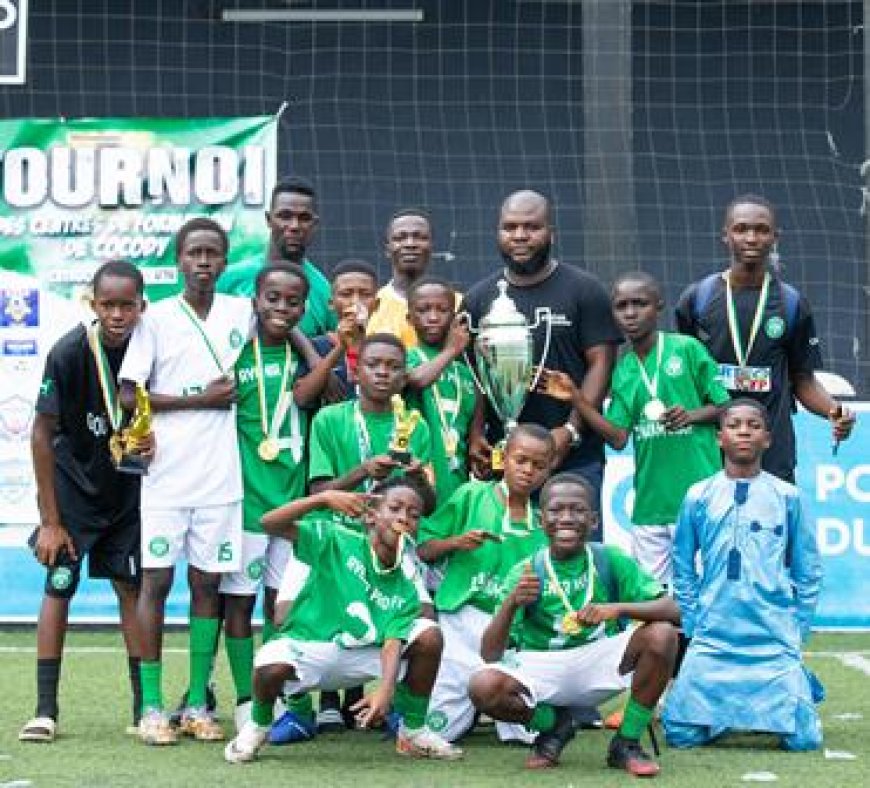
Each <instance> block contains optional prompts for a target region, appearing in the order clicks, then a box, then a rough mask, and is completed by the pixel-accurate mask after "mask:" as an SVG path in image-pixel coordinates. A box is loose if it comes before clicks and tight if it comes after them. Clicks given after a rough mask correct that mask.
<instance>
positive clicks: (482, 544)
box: [417, 424, 555, 741]
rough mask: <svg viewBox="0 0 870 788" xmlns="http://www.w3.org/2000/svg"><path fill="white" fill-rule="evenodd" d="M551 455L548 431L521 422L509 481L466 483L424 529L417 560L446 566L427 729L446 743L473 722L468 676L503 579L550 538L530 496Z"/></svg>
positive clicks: (502, 733)
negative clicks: (440, 645)
mask: <svg viewBox="0 0 870 788" xmlns="http://www.w3.org/2000/svg"><path fill="white" fill-rule="evenodd" d="M554 450H555V446H554V442H553V437H552V435H551V433H550V432H549V430H547V429H545V428H544V427H541V426H540V425H538V424H519V425H517V426H516V427H515V428H514V429H513V430H512V431H511V433H510V435H509V436H508V440H507V444H506V446H505V462H504V479H503V480H502V481H500V482H495V481H490V482H481V481H469V482H466V483H465V484H463V485H462V486H461V487H459V488H458V489H457V490H456V491H455V492H454V493H453V495H452V496H451V497H450V499H449V500H448V501H447V503H446V504H445V505H442V506H441V507H440V508H439V509H438V511H437V512H436V513H435V514H434V515H433V516H432V517H429V518H427V519H426V520H425V521H424V522H423V524H422V525H421V527H420V540H419V541H420V544H419V546H418V548H417V553H418V555H419V556H420V558H421V559H423V560H424V561H426V562H428V563H430V564H439V563H441V564H442V565H441V567H440V569H441V572H442V574H443V579H442V580H441V582H440V584H439V586H438V588H437V590H436V592H435V608H436V610H437V611H438V621H439V623H440V625H441V630H442V633H443V635H444V657H443V658H442V661H441V668H440V669H439V671H438V679H437V681H436V683H435V689H434V690H433V693H432V704H431V710H430V713H429V718H430V719H429V725H430V727H432V729H433V730H437V731H439V732H441V733H443V735H444V736H445V738H446V739H447V740H448V741H455V740H456V739H458V738H459V737H460V736H462V735H463V734H465V733H466V732H467V731H468V730H470V729H471V727H472V725H473V724H474V719H475V712H474V707H473V706H472V703H471V700H470V699H469V697H468V679H469V678H470V677H471V674H472V673H473V672H474V670H475V669H476V668H477V667H479V666H480V664H481V659H480V635H481V633H482V632H483V630H484V629H485V627H486V625H487V624H488V623H489V620H490V618H491V617H492V614H493V612H494V611H495V609H496V607H497V604H498V599H499V594H500V593H501V588H502V584H503V583H504V580H505V577H507V574H508V572H509V571H510V569H511V568H512V567H513V566H514V564H516V562H517V561H520V560H521V559H523V558H525V557H527V556H529V555H531V554H532V553H533V552H534V551H535V550H536V549H537V548H538V547H540V546H541V545H542V544H543V543H544V541H545V538H544V533H543V531H542V530H541V528H540V524H539V520H538V510H537V507H536V506H535V505H534V504H533V503H532V500H531V497H532V494H533V493H534V492H535V491H536V490H537V489H538V488H539V487H540V486H541V485H542V484H543V483H544V480H545V479H546V478H547V475H548V474H549V469H550V464H551V461H552V459H553V452H554ZM498 734H499V737H500V738H502V739H505V740H516V739H520V740H522V741H526V740H527V739H528V733H527V732H526V731H523V730H520V729H518V728H516V727H515V726H513V727H511V726H507V727H506V726H500V727H499V730H498Z"/></svg>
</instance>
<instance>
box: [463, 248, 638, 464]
mask: <svg viewBox="0 0 870 788" xmlns="http://www.w3.org/2000/svg"><path fill="white" fill-rule="evenodd" d="M499 279H504V274H503V273H502V272H501V270H499V272H498V273H495V274H493V275H492V276H491V277H489V278H488V279H485V280H483V281H482V282H478V283H477V284H476V285H474V287H472V288H471V289H470V290H469V291H468V293H467V294H466V296H465V300H464V302H463V307H462V309H464V310H466V311H467V312H468V313H469V314H470V315H471V318H472V325H473V327H474V328H476V327H477V326H478V325H479V323H480V319H481V318H482V317H483V316H484V315H486V313H487V312H488V311H489V308H490V306H491V305H492V302H493V301H494V300H495V298H496V296H497V295H498V289H497V288H496V282H498V280H499ZM507 294H508V296H510V298H512V299H513V301H514V302H515V303H516V305H517V309H518V310H519V311H520V312H521V313H522V314H523V315H525V316H526V319H527V320H528V321H529V322H530V323H534V322H535V320H536V317H537V310H538V309H539V308H540V307H549V308H550V310H551V311H552V316H553V320H552V324H553V326H552V328H553V335H552V339H551V341H550V348H549V351H548V352H547V355H546V358H543V354H544V345H545V339H546V335H547V329H546V325H545V324H544V323H541V324H540V325H538V327H537V328H535V329H534V330H533V331H532V336H533V340H534V358H535V363H536V364H537V363H541V364H543V365H544V366H546V367H548V368H549V369H555V370H559V371H561V372H567V373H568V374H569V375H570V376H571V378H572V379H573V380H574V382H575V383H576V384H578V385H579V384H580V383H581V382H582V380H583V378H584V376H585V375H586V360H585V358H584V356H583V353H584V351H585V350H586V349H587V348H590V347H593V346H594V345H602V344H605V343H613V344H616V343H618V342H620V341H621V335H620V333H619V329H617V327H616V324H615V323H614V321H613V313H612V311H611V307H610V299H609V298H608V296H607V293H606V292H605V290H604V288H603V287H602V285H601V283H600V282H599V281H598V279H596V278H595V277H594V276H593V275H592V274H590V273H589V272H587V271H583V270H581V269H579V268H575V267H574V266H571V265H566V264H565V263H560V264H559V265H558V266H557V267H556V269H555V270H554V271H553V272H552V273H551V274H550V276H548V277H547V278H546V279H545V280H544V281H543V282H539V283H538V284H536V285H532V286H530V287H515V286H514V285H508V289H507ZM570 413H571V405H570V403H563V402H559V401H558V400H555V399H553V398H552V397H547V396H545V395H543V394H537V393H535V392H532V393H530V394H529V396H528V399H527V400H526V404H525V406H524V407H523V410H522V413H521V414H520V418H519V421H527V422H535V423H537V424H541V425H542V426H544V427H546V428H547V429H553V428H555V427H558V426H561V425H562V424H564V423H565V422H566V421H567V420H568V416H569V414H570ZM501 426H502V425H500V424H498V422H497V421H496V420H495V419H494V414H493V413H492V412H491V408H490V428H491V434H493V437H496V436H500V435H501V431H502V430H501ZM603 460H604V444H603V441H602V440H601V438H600V437H599V436H598V435H597V434H596V433H595V432H592V431H591V430H587V431H586V432H585V433H584V435H583V441H582V443H581V444H580V446H579V447H578V448H576V449H572V450H571V451H570V452H569V454H568V456H567V457H566V458H565V462H564V463H563V465H562V469H568V468H575V467H578V466H582V465H586V464H588V463H589V462H603Z"/></svg>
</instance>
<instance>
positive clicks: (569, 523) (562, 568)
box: [469, 473, 680, 777]
mask: <svg viewBox="0 0 870 788" xmlns="http://www.w3.org/2000/svg"><path fill="white" fill-rule="evenodd" d="M593 498H594V493H593V491H592V488H591V487H590V486H589V483H588V482H586V481H585V479H583V478H582V477H580V476H578V475H576V474H570V473H564V474H559V475H557V476H554V477H552V478H551V479H550V480H549V481H548V482H547V483H546V484H545V485H544V487H543V489H542V490H541V498H540V500H541V525H542V527H543V529H544V531H545V533H546V536H547V541H548V544H547V545H546V546H544V547H541V548H540V549H539V550H538V551H537V552H536V553H535V554H534V555H532V556H531V557H529V558H527V559H525V560H523V561H521V562H520V563H518V564H517V565H516V566H515V567H514V568H513V570H512V571H511V573H510V575H509V576H508V578H507V580H506V582H505V583H504V585H503V591H502V594H501V604H500V606H499V608H498V610H497V611H496V613H495V615H494V617H493V618H492V621H491V622H490V624H489V626H488V627H487V628H486V631H485V632H484V633H483V638H482V640H481V654H482V656H483V658H484V659H485V660H486V661H487V662H488V663H491V664H488V665H486V666H485V667H481V668H480V669H479V670H478V671H477V672H476V673H475V674H474V676H473V677H472V679H471V684H470V687H469V692H470V694H471V697H472V699H473V701H474V704H475V706H476V708H477V709H478V711H480V712H483V713H485V714H488V715H489V716H491V717H493V718H494V719H496V720H505V721H510V722H514V723H521V724H525V725H528V726H529V727H531V728H532V729H533V730H536V731H539V733H538V735H537V738H536V739H535V742H534V745H533V747H532V752H531V754H530V755H529V758H528V760H527V761H526V766H527V767H528V768H531V769H541V768H548V767H553V766H557V765H558V763H559V759H560V756H561V753H562V750H563V749H564V747H565V745H566V744H567V743H568V742H569V741H570V740H571V739H572V738H573V736H574V733H575V730H576V724H575V722H574V720H573V719H572V716H571V711H570V709H571V708H576V707H587V706H597V705H599V704H600V703H603V702H604V701H606V700H607V699H608V698H610V697H613V696H615V695H617V694H619V693H621V692H623V691H624V690H625V689H629V688H630V691H631V696H630V698H629V702H628V705H627V707H626V711H625V717H624V720H623V722H622V726H621V727H620V729H619V731H618V732H617V733H616V735H615V736H614V737H613V739H612V740H611V742H610V747H609V750H608V754H607V763H608V765H609V766H611V767H614V768H618V769H625V770H626V771H628V772H629V773H630V774H633V775H635V776H639V777H651V776H654V775H656V774H657V773H658V771H659V767H658V764H656V763H655V761H653V760H652V759H651V758H650V757H649V756H648V755H647V754H646V753H645V752H644V751H643V749H642V748H641V746H640V736H641V734H642V733H643V732H644V730H645V729H646V728H647V726H648V725H649V723H650V721H651V720H652V716H653V710H654V708H655V705H656V703H657V701H658V699H659V697H660V696H661V694H662V693H663V692H664V690H665V688H666V687H667V685H668V681H669V680H670V677H671V671H672V669H673V665H674V660H675V656H676V652H677V633H676V629H675V626H674V625H676V624H678V623H679V618H680V616H679V611H678V609H677V606H676V604H675V603H674V601H673V600H672V599H671V598H670V597H668V596H667V595H666V593H665V591H664V589H663V588H662V586H661V585H660V584H659V583H657V582H656V581H655V580H654V579H653V578H652V577H651V576H650V575H648V574H647V573H646V572H644V571H643V569H641V568H640V566H638V564H637V563H635V561H633V560H632V559H631V558H630V557H629V556H627V555H626V554H625V553H623V552H622V551H621V550H620V549H619V548H617V547H614V546H611V545H607V546H603V547H601V546H598V545H596V546H595V549H597V550H598V551H599V553H600V557H599V559H598V560H596V558H595V557H594V555H593V546H592V545H590V544H589V543H588V541H587V540H588V537H589V534H590V532H591V531H592V529H593V528H594V526H595V524H596V520H597V519H598V515H597V514H596V512H595V511H594V509H593V505H594V504H593ZM605 566H606V567H607V570H606V571H607V574H608V575H609V576H610V577H609V578H605V577H602V575H603V573H604V569H603V568H604V567H605ZM599 567H601V568H602V571H601V572H599V571H598V570H599ZM614 596H615V597H616V598H614ZM620 618H632V619H635V620H637V621H642V622H645V624H644V625H643V626H641V627H637V628H635V629H630V630H626V631H622V632H621V631H620V627H619V625H618V622H619V619H620ZM509 648H511V649H512V650H510V651H509V650H508V649H509Z"/></svg>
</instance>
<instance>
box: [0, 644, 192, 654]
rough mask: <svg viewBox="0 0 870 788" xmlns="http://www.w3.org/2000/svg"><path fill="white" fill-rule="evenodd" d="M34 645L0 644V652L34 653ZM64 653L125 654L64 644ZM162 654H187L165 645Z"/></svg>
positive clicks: (106, 648)
mask: <svg viewBox="0 0 870 788" xmlns="http://www.w3.org/2000/svg"><path fill="white" fill-rule="evenodd" d="M35 653H36V646H0V654H35ZM63 653H64V654H126V653H127V650H126V649H123V648H121V647H120V646H65V647H64V650H63ZM163 653H164V654H188V653H189V651H188V649H186V648H175V647H165V648H164V649H163Z"/></svg>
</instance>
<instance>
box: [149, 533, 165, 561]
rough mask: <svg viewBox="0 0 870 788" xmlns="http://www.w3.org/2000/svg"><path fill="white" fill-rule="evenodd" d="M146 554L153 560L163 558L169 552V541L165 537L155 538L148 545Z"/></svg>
mask: <svg viewBox="0 0 870 788" xmlns="http://www.w3.org/2000/svg"><path fill="white" fill-rule="evenodd" d="M148 552H149V553H151V555H153V556H154V557H155V558H163V556H164V555H166V554H167V553H168V552H169V540H168V539H167V538H166V537H165V536H155V537H154V538H153V539H152V540H151V541H150V542H149V543H148Z"/></svg>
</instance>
